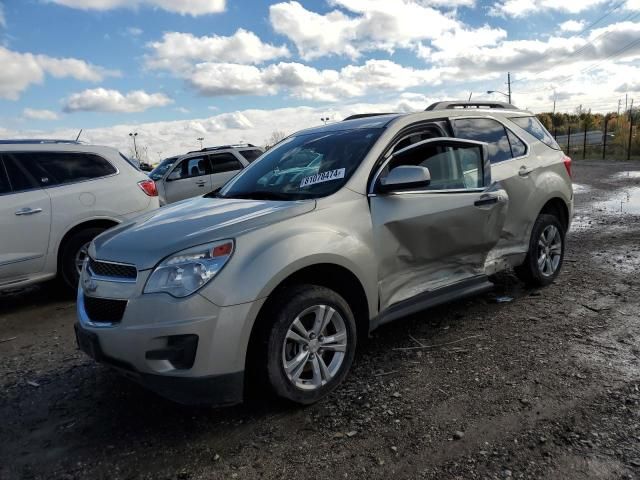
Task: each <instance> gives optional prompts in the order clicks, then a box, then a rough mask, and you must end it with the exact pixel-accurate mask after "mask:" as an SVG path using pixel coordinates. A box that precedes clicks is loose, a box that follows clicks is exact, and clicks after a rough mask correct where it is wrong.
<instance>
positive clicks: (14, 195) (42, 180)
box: [0, 140, 158, 291]
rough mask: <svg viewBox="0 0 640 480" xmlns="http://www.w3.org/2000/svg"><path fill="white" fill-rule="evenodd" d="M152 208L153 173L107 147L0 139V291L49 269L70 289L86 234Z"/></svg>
mask: <svg viewBox="0 0 640 480" xmlns="http://www.w3.org/2000/svg"><path fill="white" fill-rule="evenodd" d="M156 208H158V196H157V191H156V188H155V184H154V182H153V180H150V179H149V178H148V177H147V176H146V175H145V174H144V173H142V172H141V171H140V170H138V169H137V168H136V167H135V166H134V165H132V164H130V163H129V161H128V160H127V159H126V158H125V157H124V156H122V155H121V154H120V153H119V152H118V151H117V150H114V149H113V148H109V147H98V146H91V145H84V144H80V143H77V142H69V141H63V140H60V141H52V140H2V141H0V291H2V290H7V289H14V288H19V287H24V286H27V285H30V284H33V283H37V282H42V281H44V280H49V279H52V278H54V277H56V276H57V277H59V278H60V279H61V280H63V281H64V283H65V284H66V285H67V286H69V287H70V288H73V289H74V290H75V289H76V288H77V284H78V277H79V274H80V269H81V267H82V262H83V261H84V258H85V256H86V252H87V247H88V245H89V242H91V240H93V238H94V237H95V236H96V235H98V234H100V233H102V232H103V231H105V230H106V229H108V228H110V227H113V226H114V225H117V224H119V223H121V222H123V221H124V220H127V219H130V218H132V217H134V216H135V215H138V214H140V213H145V212H149V211H151V210H155V209H156Z"/></svg>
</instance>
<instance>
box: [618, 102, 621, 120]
mask: <svg viewBox="0 0 640 480" xmlns="http://www.w3.org/2000/svg"><path fill="white" fill-rule="evenodd" d="M621 106H622V99H621V98H619V99H618V117H619V116H620V107H621Z"/></svg>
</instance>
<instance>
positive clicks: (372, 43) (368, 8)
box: [269, 0, 461, 60]
mask: <svg viewBox="0 0 640 480" xmlns="http://www.w3.org/2000/svg"><path fill="white" fill-rule="evenodd" d="M425 3H428V2H425ZM330 4H331V5H333V6H335V7H339V8H341V9H344V10H348V11H349V12H351V13H352V14H353V15H347V14H346V13H344V12H343V11H342V10H339V9H335V10H332V11H330V12H329V13H326V14H319V13H316V12H313V11H310V10H307V9H306V8H305V7H303V6H302V5H301V4H300V3H298V2H296V1H290V2H286V3H277V4H275V5H271V7H270V8H269V18H270V21H271V25H272V26H273V28H274V30H275V31H276V32H278V33H280V34H282V35H285V36H286V37H288V38H289V39H290V40H291V41H292V42H293V43H294V44H295V46H296V48H297V49H298V52H299V54H300V56H301V57H302V58H303V59H307V60H308V59H313V58H318V57H321V56H325V55H346V56H348V57H351V58H357V57H359V56H360V55H361V54H362V52H364V51H372V50H387V51H391V50H393V49H396V48H416V47H417V45H418V43H419V42H420V41H421V40H426V39H436V38H438V37H439V36H441V35H442V34H443V33H445V32H448V31H452V30H454V29H456V28H460V27H461V24H460V23H459V22H458V21H457V20H454V19H452V18H451V17H450V16H448V15H445V14H444V13H442V12H441V11H439V10H437V9H434V8H431V7H429V6H425V5H422V4H420V3H417V2H416V1H406V0H330Z"/></svg>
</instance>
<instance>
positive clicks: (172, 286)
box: [144, 240, 234, 298]
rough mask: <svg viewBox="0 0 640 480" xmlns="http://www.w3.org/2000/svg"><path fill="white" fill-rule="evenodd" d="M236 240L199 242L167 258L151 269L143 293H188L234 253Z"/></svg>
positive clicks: (212, 274)
mask: <svg viewBox="0 0 640 480" xmlns="http://www.w3.org/2000/svg"><path fill="white" fill-rule="evenodd" d="M233 247H234V242H233V240H222V241H220V242H215V243H209V244H206V245H199V246H197V247H193V248H189V249H187V250H182V251H181V252H177V253H174V254H173V255H171V256H170V257H167V258H165V259H164V260H163V261H162V262H161V263H160V264H159V265H158V266H157V267H156V268H155V269H154V270H153V273H151V276H150V277H149V280H147V285H146V286H145V287H144V293H159V292H164V293H168V294H169V295H171V296H174V297H178V298H181V297H186V296H189V295H191V294H192V293H195V292H196V291H198V290H199V289H200V288H202V287H203V286H204V285H206V284H207V283H208V282H209V281H211V279H212V278H213V277H215V276H216V275H217V274H218V272H219V271H220V270H222V267H224V265H225V264H226V263H227V261H228V260H229V258H231V255H232V254H233Z"/></svg>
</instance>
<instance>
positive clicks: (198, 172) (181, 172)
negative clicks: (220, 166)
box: [172, 157, 211, 179]
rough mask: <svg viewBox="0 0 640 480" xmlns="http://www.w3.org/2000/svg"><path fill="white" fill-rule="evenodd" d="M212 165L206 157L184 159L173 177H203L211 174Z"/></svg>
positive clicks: (173, 173) (174, 171)
mask: <svg viewBox="0 0 640 480" xmlns="http://www.w3.org/2000/svg"><path fill="white" fill-rule="evenodd" d="M210 173H211V167H210V165H209V161H208V160H207V158H206V157H194V158H188V159H186V160H183V161H182V162H181V163H180V165H178V166H177V167H176V168H175V170H173V172H172V177H174V178H176V179H183V178H192V177H201V176H202V175H209V174H210Z"/></svg>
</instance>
